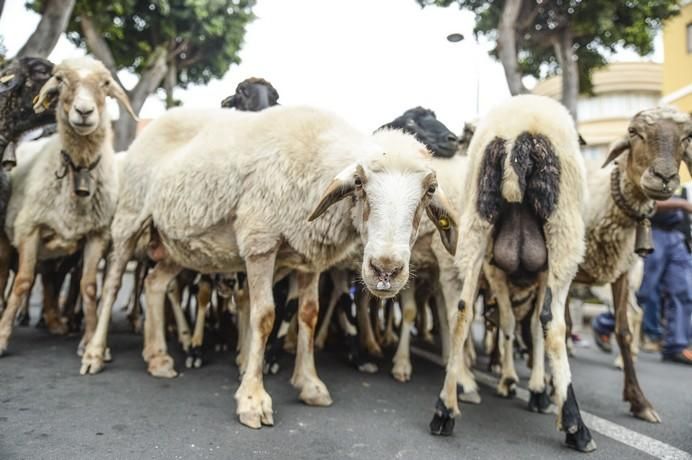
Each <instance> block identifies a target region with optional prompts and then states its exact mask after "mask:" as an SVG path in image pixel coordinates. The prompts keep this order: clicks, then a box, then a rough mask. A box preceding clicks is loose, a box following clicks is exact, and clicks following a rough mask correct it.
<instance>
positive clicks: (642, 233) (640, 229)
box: [634, 219, 654, 257]
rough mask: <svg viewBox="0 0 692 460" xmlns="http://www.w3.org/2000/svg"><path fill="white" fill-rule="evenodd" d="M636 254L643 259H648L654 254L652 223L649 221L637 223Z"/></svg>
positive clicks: (644, 220)
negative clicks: (647, 257)
mask: <svg viewBox="0 0 692 460" xmlns="http://www.w3.org/2000/svg"><path fill="white" fill-rule="evenodd" d="M634 252H636V253H637V255H639V256H641V257H646V256H648V255H649V254H651V253H652V252H654V245H653V240H652V238H651V221H649V219H643V220H640V221H639V223H637V233H636V235H635V238H634Z"/></svg>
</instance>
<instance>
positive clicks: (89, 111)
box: [74, 107, 94, 118]
mask: <svg viewBox="0 0 692 460" xmlns="http://www.w3.org/2000/svg"><path fill="white" fill-rule="evenodd" d="M74 109H75V110H76V111H77V113H78V114H80V115H81V116H82V118H86V117H88V116H89V115H91V114H92V113H94V109H80V108H77V107H75V108H74Z"/></svg>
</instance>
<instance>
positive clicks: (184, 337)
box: [166, 278, 191, 367]
mask: <svg viewBox="0 0 692 460" xmlns="http://www.w3.org/2000/svg"><path fill="white" fill-rule="evenodd" d="M166 296H167V297H168V301H169V302H170V304H171V310H173V317H174V318H175V329H176V331H177V332H178V342H179V343H180V345H181V346H182V347H183V351H184V352H186V353H187V352H188V350H190V335H191V334H190V325H189V324H188V323H187V319H186V318H185V313H183V306H182V305H181V303H180V300H181V299H182V292H181V290H180V283H179V282H178V279H177V278H176V279H174V280H173V281H171V284H170V285H169V286H168V291H167V292H166ZM187 367H190V366H187Z"/></svg>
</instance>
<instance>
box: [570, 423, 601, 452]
mask: <svg viewBox="0 0 692 460" xmlns="http://www.w3.org/2000/svg"><path fill="white" fill-rule="evenodd" d="M565 444H567V447H571V448H572V449H574V450H578V451H579V452H593V451H594V450H596V443H595V442H594V440H593V439H592V438H591V432H590V431H589V429H588V428H587V427H586V425H584V424H583V423H582V424H581V425H580V426H579V428H578V429H577V432H576V433H567V434H566V435H565Z"/></svg>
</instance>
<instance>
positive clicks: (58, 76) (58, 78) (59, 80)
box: [55, 75, 63, 83]
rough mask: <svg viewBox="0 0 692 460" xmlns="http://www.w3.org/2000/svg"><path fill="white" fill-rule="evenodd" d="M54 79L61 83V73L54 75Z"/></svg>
mask: <svg viewBox="0 0 692 460" xmlns="http://www.w3.org/2000/svg"><path fill="white" fill-rule="evenodd" d="M55 79H56V80H57V81H58V83H62V82H63V78H62V75H56V76H55Z"/></svg>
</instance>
